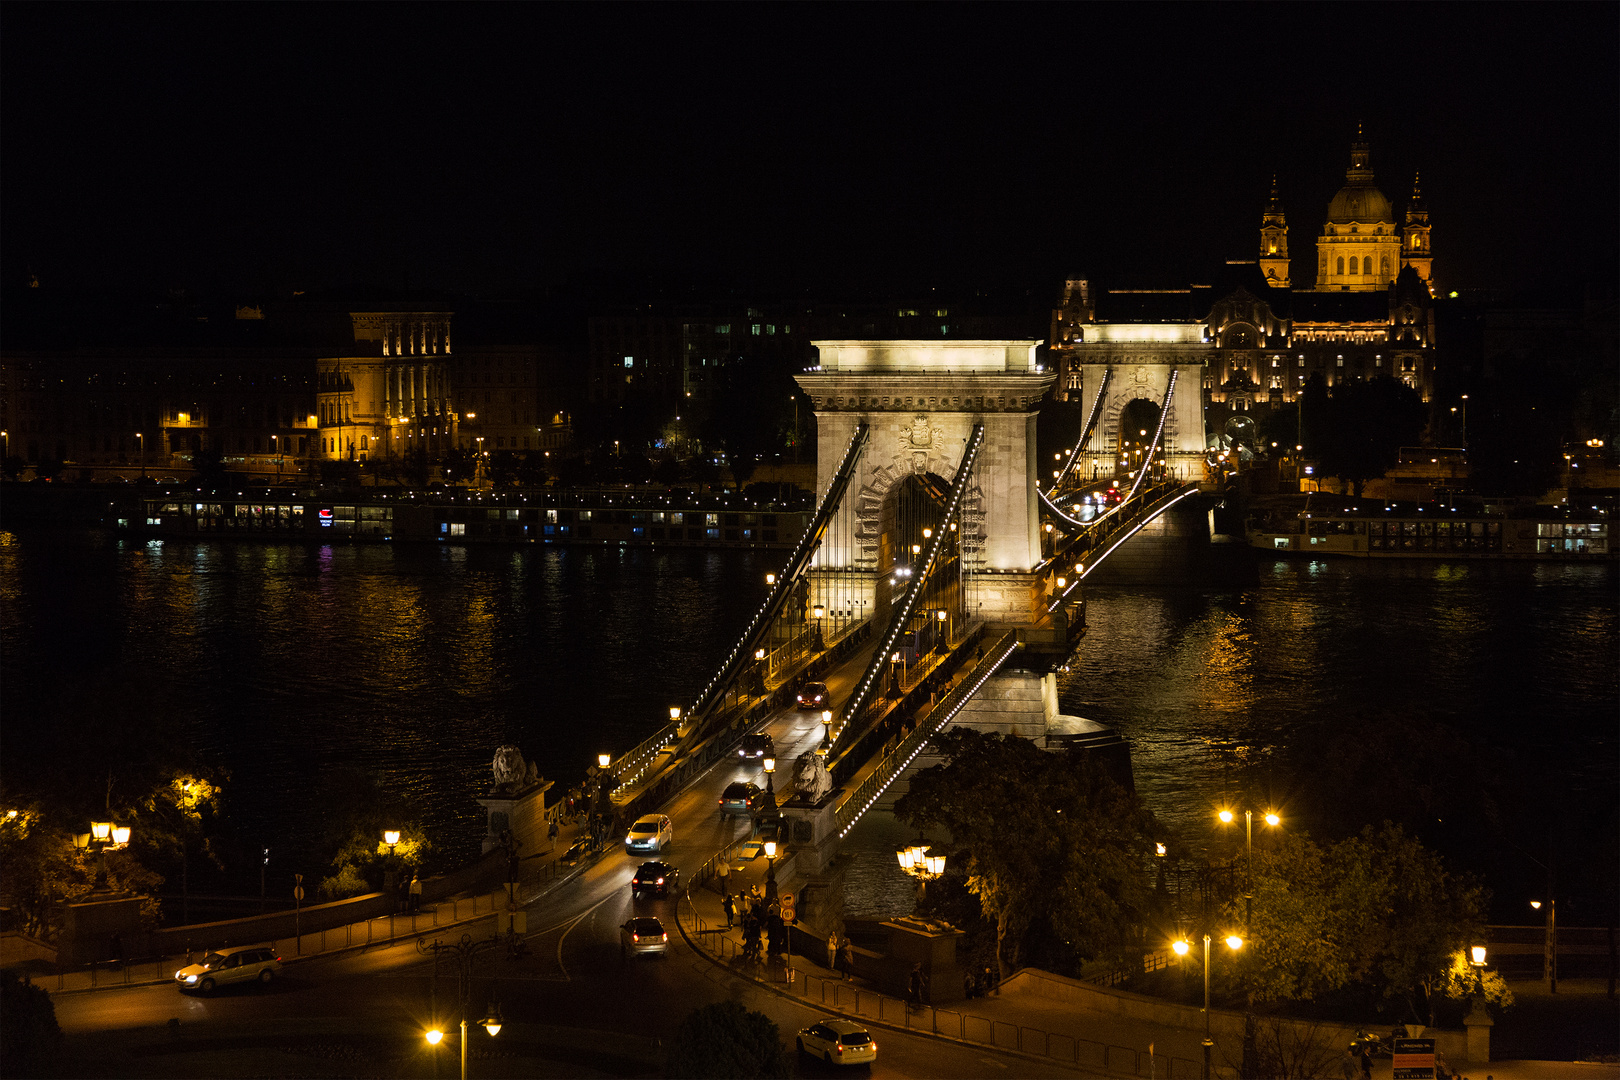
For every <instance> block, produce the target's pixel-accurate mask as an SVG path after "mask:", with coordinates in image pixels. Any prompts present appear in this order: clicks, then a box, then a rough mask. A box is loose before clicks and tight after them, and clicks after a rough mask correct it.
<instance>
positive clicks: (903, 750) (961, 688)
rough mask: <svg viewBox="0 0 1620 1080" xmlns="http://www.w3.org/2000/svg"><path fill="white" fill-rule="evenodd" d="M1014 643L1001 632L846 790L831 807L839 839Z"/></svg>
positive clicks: (1014, 635) (1003, 659)
mask: <svg viewBox="0 0 1620 1080" xmlns="http://www.w3.org/2000/svg"><path fill="white" fill-rule="evenodd" d="M1018 646H1019V642H1018V635H1017V633H1016V632H1014V631H1011V630H1009V631H1007V632H1006V633H1005V634H1003V635H1002V636H1001V638H1000V639H998V640H997V641H996V643H995V644H994V645H992V646H990V648H989V649H987V650H986V651H985V654H984V656H983V657H982V658H981V659H980V660H979V662H978V664H976V665H975V666H974V667H973V670H972V671H970V672H968V674H967V677H966V678H964V679H963V680H962V681H961V682H959V683H957V684H956V686H955V687H953V688H952V689H951V691H950V693H948V694H946V695H945V698H944V700H942V701H941V702H940V703H939V704H938V705H937V706H935V707H934V711H933V712H931V713H929V714H928V719H927V720H925V721H923V722H922V723H919V724H918V725H917V726H916V727H914V728H912V730H911V733H910V734H909V735H907V736H906V737H905V738H904V739H901V740H900V742H899V744H898V745H896V746H895V748H894V749H893V750H891V751H890V752H889V753H888V754H887V755H886V756H885V757H884V758H883V760H882V761H880V762H878V766H877V768H875V769H873V770H872V772H871V773H869V774H868V775H867V777H866V779H865V780H863V781H862V782H861V784H860V786H859V787H857V788H856V789H855V790H854V791H852V792H850V794H849V796H848V797H847V798H846V799H845V800H844V801H843V802H842V803H840V804H839V805H838V808H837V810H835V811H834V827H835V828H837V829H838V837H839V839H843V838H844V836H845V835H846V834H847V833H848V832H849V830H850V829H852V828H854V827H855V823H856V822H858V821H860V819H861V817H862V816H863V815H864V814H865V813H866V812H867V811H868V810H870V809H871V808H872V806H873V804H875V803H876V802H877V801H878V799H880V798H882V797H883V793H884V792H885V791H887V790H888V789H889V785H890V784H892V783H894V778H895V777H897V776H899V775H900V774H901V773H902V772H904V771H905V770H906V766H908V765H910V764H911V763H912V761H913V760H915V758H916V757H917V755H918V754H920V753H922V748H923V747H924V746H925V745H926V744H927V743H928V740H929V739H931V738H933V736H935V735H937V734H938V733H939V732H941V731H943V730H944V729H945V725H946V724H949V723H950V722H951V721H952V720H954V719H956V715H957V714H958V713H960V712H961V711H962V708H963V707H964V706H965V705H966V704H967V703H968V700H969V699H970V698H972V697H973V695H974V694H976V693H977V692H978V690H979V688H980V687H981V686H983V685H984V683H985V680H987V679H989V678H990V676H992V675H994V674H995V673H996V670H997V669H998V668H1000V667H1001V665H1002V664H1004V663H1006V660H1007V657H1009V656H1011V655H1012V654H1013V653H1014V652H1015V651H1016V650H1017V649H1018Z"/></svg>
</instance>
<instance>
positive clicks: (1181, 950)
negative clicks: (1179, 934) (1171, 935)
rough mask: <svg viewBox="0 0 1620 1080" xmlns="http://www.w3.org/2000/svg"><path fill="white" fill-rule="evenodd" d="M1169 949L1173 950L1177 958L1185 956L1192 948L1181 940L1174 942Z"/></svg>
mask: <svg viewBox="0 0 1620 1080" xmlns="http://www.w3.org/2000/svg"><path fill="white" fill-rule="evenodd" d="M1170 948H1171V949H1173V950H1175V954H1176V955H1177V956H1186V955H1187V953H1188V951H1189V950H1191V949H1192V946H1191V945H1189V944H1187V942H1186V941H1184V940H1183V941H1177V942H1175V943H1174V944H1172V945H1171V946H1170Z"/></svg>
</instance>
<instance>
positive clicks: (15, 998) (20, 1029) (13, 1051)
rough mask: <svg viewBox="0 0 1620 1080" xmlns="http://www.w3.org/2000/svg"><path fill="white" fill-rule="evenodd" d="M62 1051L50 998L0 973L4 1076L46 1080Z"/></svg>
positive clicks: (11, 973) (0, 1046) (41, 990)
mask: <svg viewBox="0 0 1620 1080" xmlns="http://www.w3.org/2000/svg"><path fill="white" fill-rule="evenodd" d="M61 1049H62V1029H61V1027H59V1026H58V1025H57V1022H56V1006H55V1005H53V1004H52V1003H51V995H50V994H48V993H46V991H45V988H44V987H42V986H35V985H34V984H33V982H32V981H30V980H28V979H25V978H24V977H22V976H21V975H19V974H18V973H17V972H15V971H12V970H10V969H7V970H4V971H0V1068H3V1069H4V1070H5V1074H6V1075H7V1076H48V1075H50V1074H51V1073H52V1071H53V1069H52V1065H53V1063H54V1062H55V1059H56V1057H57V1055H58V1054H60V1053H61Z"/></svg>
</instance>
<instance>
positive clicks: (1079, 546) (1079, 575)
mask: <svg viewBox="0 0 1620 1080" xmlns="http://www.w3.org/2000/svg"><path fill="white" fill-rule="evenodd" d="M1196 494H1198V485H1197V484H1184V483H1181V482H1180V481H1175V480H1171V481H1166V482H1165V483H1162V484H1156V485H1154V486H1153V487H1151V488H1149V489H1148V490H1147V491H1146V492H1145V493H1143V494H1142V495H1139V496H1138V497H1137V499H1136V500H1135V503H1136V510H1135V512H1134V513H1130V514H1124V515H1120V516H1118V517H1115V518H1112V519H1110V520H1109V521H1108V522H1106V523H1103V524H1101V525H1099V526H1098V527H1097V528H1095V529H1087V530H1086V531H1085V532H1082V533H1080V534H1079V535H1078V536H1076V537H1075V538H1074V539H1073V540H1071V541H1070V542H1069V543H1068V544H1066V545H1065V546H1064V547H1063V549H1062V551H1060V552H1059V553H1058V554H1056V555H1054V556H1052V558H1050V559H1048V560H1047V561H1046V562H1045V563H1043V564H1042V566H1041V573H1042V574H1043V575H1049V576H1053V577H1056V576H1059V575H1060V573H1063V568H1066V567H1067V568H1070V569H1069V570H1068V572H1067V573H1063V576H1065V577H1068V575H1069V574H1072V575H1073V576H1072V577H1069V578H1068V581H1067V583H1066V584H1065V586H1064V587H1063V588H1062V589H1060V590H1056V595H1055V596H1054V598H1053V600H1052V602H1051V603H1050V604H1048V605H1047V608H1046V610H1047V611H1056V610H1057V609H1058V607H1059V606H1060V605H1061V604H1063V603H1064V602H1065V601H1066V600H1067V599H1068V598H1069V596H1070V595H1071V594H1073V592H1074V591H1075V589H1077V588H1079V587H1080V582H1081V581H1083V580H1085V578H1086V577H1088V576H1089V575H1090V574H1091V572H1092V571H1093V570H1095V569H1097V567H1098V566H1100V565H1101V564H1102V561H1103V560H1104V559H1106V558H1107V557H1108V556H1109V555H1111V554H1113V552H1114V549H1116V548H1117V547H1119V545H1121V544H1123V543H1124V542H1125V541H1127V540H1129V539H1130V538H1131V537H1132V536H1134V535H1136V533H1137V532H1138V531H1139V530H1140V529H1141V528H1142V527H1143V526H1145V525H1146V524H1147V523H1148V522H1150V521H1152V520H1153V519H1154V518H1156V517H1158V516H1159V515H1160V514H1162V513H1164V512H1165V511H1166V510H1168V509H1170V507H1172V506H1174V505H1175V504H1176V503H1178V502H1180V501H1181V500H1182V499H1185V498H1188V497H1189V496H1192V495H1196ZM1125 505H1128V504H1125ZM1077 560H1083V561H1077Z"/></svg>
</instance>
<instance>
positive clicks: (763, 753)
mask: <svg viewBox="0 0 1620 1080" xmlns="http://www.w3.org/2000/svg"><path fill="white" fill-rule="evenodd" d="M737 756H738V757H740V758H742V759H744V760H745V761H746V760H749V759H752V758H768V757H775V756H776V743H775V741H774V740H772V739H771V737H770V736H769V735H767V734H765V733H764V732H763V731H756V732H754V733H753V734H752V735H744V736H743V739H742V743H741V745H739V746H738V747H737Z"/></svg>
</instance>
